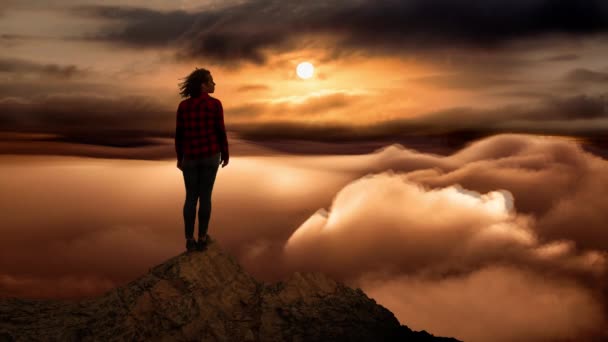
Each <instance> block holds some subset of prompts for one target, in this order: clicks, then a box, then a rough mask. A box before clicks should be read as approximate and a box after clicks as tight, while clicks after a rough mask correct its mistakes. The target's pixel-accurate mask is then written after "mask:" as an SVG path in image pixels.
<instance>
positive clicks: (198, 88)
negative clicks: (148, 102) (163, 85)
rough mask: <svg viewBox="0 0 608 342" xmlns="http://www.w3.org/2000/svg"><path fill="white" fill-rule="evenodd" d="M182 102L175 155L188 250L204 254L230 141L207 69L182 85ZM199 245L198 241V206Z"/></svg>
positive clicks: (176, 134)
mask: <svg viewBox="0 0 608 342" xmlns="http://www.w3.org/2000/svg"><path fill="white" fill-rule="evenodd" d="M179 88H180V95H181V97H183V98H186V99H185V100H182V101H181V102H180V104H179V106H178V108H177V120H176V124H175V152H176V153H177V167H178V168H179V169H180V170H181V171H182V174H183V176H184V184H185V185H186V201H185V203H184V226H185V233H186V249H187V250H188V251H192V250H195V249H198V250H203V249H204V248H205V247H206V245H207V242H208V237H207V229H208V227H209V219H210V218H211V192H212V191H213V184H214V183H215V176H216V174H217V170H218V168H219V165H220V164H222V167H224V166H226V165H228V159H229V155H228V138H227V136H226V129H225V127H224V110H223V108H222V103H221V102H220V100H218V99H216V98H213V97H211V96H209V93H213V92H214V91H215V82H213V77H211V73H210V72H209V70H206V69H199V68H196V69H195V70H194V71H192V72H191V73H190V75H188V77H186V78H185V79H184V81H183V82H181V83H180V84H179ZM199 198H200V206H199V209H198V241H196V240H194V222H195V219H196V204H197V202H198V200H199Z"/></svg>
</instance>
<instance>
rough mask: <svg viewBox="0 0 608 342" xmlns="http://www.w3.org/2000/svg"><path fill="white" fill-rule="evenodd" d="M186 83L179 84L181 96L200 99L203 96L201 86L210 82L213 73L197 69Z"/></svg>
mask: <svg viewBox="0 0 608 342" xmlns="http://www.w3.org/2000/svg"><path fill="white" fill-rule="evenodd" d="M182 79H183V80H184V81H183V82H180V83H179V90H180V91H179V94H180V95H181V97H198V96H200V95H201V84H202V83H206V82H209V80H210V79H211V72H210V71H209V70H207V69H203V68H196V69H194V71H192V72H191V73H190V75H188V76H187V77H184V78H182Z"/></svg>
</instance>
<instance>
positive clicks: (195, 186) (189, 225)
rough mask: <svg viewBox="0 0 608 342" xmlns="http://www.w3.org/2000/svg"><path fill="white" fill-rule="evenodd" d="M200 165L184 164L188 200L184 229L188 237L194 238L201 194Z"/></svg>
mask: <svg viewBox="0 0 608 342" xmlns="http://www.w3.org/2000/svg"><path fill="white" fill-rule="evenodd" d="M199 167H200V166H198V165H187V164H186V165H183V166H182V173H183V175H184V184H185V186H186V201H185V202H184V228H185V229H184V230H185V234H186V239H192V238H194V223H195V222H194V221H195V219H196V203H197V202H198V198H199V194H200V185H199V183H200V179H199V170H198V169H199Z"/></svg>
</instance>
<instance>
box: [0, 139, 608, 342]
mask: <svg viewBox="0 0 608 342" xmlns="http://www.w3.org/2000/svg"><path fill="white" fill-rule="evenodd" d="M2 158H3V161H2V163H1V164H0V165H2V167H1V168H0V175H1V177H0V189H2V191H0V204H1V205H0V208H3V209H2V211H3V212H2V213H1V214H2V216H3V217H5V218H4V219H3V230H2V239H0V269H2V270H3V272H2V275H1V276H0V289H1V293H2V295H3V296H6V295H19V296H24V297H27V296H34V295H36V294H37V296H42V297H75V296H76V297H78V296H86V295H93V294H99V293H101V292H103V291H105V290H107V289H108V288H110V287H113V286H118V285H121V284H124V283H126V282H128V281H130V280H132V279H134V278H136V277H137V276H139V275H141V274H143V273H145V272H146V271H147V269H148V268H149V267H150V266H152V265H154V264H156V263H159V262H162V261H163V260H165V259H166V258H168V257H170V256H172V255H174V254H176V253H179V252H180V251H182V250H183V247H184V246H183V226H182V217H181V205H182V203H183V198H184V197H183V195H184V190H183V180H182V179H181V175H180V174H179V171H178V170H177V169H176V168H175V164H174V162H170V161H161V162H158V161H153V162H152V161H135V160H123V161H116V160H108V159H82V158H65V157H61V158H59V157H54V158H50V157H44V158H39V157H36V158H25V157H23V156H3V157H2ZM607 171H608V164H607V162H606V160H604V159H601V158H598V157H596V156H593V155H591V154H589V153H587V152H585V151H584V150H582V149H581V147H580V146H578V145H577V144H575V143H573V142H572V141H568V140H564V139H557V138H541V137H533V136H525V135H499V136H494V137H490V138H486V139H483V140H479V141H476V142H474V143H472V144H470V145H469V146H467V147H465V148H464V149H462V150H460V151H458V152H457V153H454V154H451V155H449V156H441V155H437V154H430V153H420V152H418V151H415V150H412V149H406V148H404V147H402V146H400V145H391V146H387V147H386V148H383V149H381V150H378V151H376V152H375V153H370V154H363V155H325V156H293V155H271V154H268V155H265V156H255V157H253V156H238V157H235V158H234V159H232V158H231V163H230V165H229V166H228V167H227V168H224V169H220V171H219V174H218V178H217V183H216V186H215V190H214V202H213V203H214V204H213V213H212V219H211V223H210V224H211V225H210V234H212V235H213V236H214V237H215V238H216V239H217V240H218V241H219V243H220V244H221V245H222V248H224V249H226V250H227V251H228V252H229V253H231V254H232V255H234V256H235V257H236V258H237V259H238V260H239V262H240V263H241V264H242V265H243V266H244V267H245V269H246V270H247V271H249V272H251V273H252V274H253V275H254V276H256V277H257V278H258V279H262V280H265V281H274V280H278V279H282V278H284V277H286V276H288V275H289V274H290V273H291V272H293V271H296V270H299V271H322V272H326V273H328V274H329V275H331V276H332V277H334V278H336V279H339V280H342V281H345V282H347V284H349V285H351V286H355V287H361V288H362V289H363V290H364V291H366V292H367V293H368V294H369V295H370V296H372V297H373V298H374V299H376V300H377V301H378V302H379V303H380V304H382V305H384V306H386V307H388V308H389V309H391V310H392V311H394V312H395V314H396V315H397V317H398V319H399V320H400V321H402V322H403V323H404V324H408V325H410V326H411V327H412V328H415V329H427V331H430V332H432V333H434V334H440V335H445V336H455V337H457V338H460V339H463V340H466V341H486V340H496V341H510V340H526V341H542V340H547V339H557V338H572V339H575V340H589V339H591V338H592V337H595V336H599V335H600V334H601V333H602V331H603V330H605V329H606V327H607V326H608V322H607V321H606V309H607V308H608V305H607V303H608V300H607V299H606V298H605V293H607V292H606V289H608V282H607V280H608V278H607V274H606V271H607V270H606V267H607V264H606V262H607V260H608V259H607V258H608V255H607V254H606V251H607V249H608V236H606V234H605V229H604V222H607V221H608V216H606V215H608V214H607V213H608V207H606V201H605V200H604V197H605V196H604V195H605V194H604V193H603V192H602V191H603V189H605V188H606V187H607V186H608V178H607V176H606V175H608V172H607ZM41 178H43V179H44V180H45V181H43V182H40V179H41ZM31 184H37V185H36V186H32V185H31ZM101 208H103V210H102V209H101ZM33 212H35V213H36V214H35V215H33V214H32V213H33ZM235 212H238V213H239V215H234V213H235ZM32 237H35V238H34V239H33V238H32ZM40 241H43V242H44V243H38V242H40ZM32 244H34V245H36V246H37V247H36V248H37V250H38V251H39V253H37V254H36V255H34V254H32V253H31V252H30V251H29V250H26V249H24V247H23V246H29V245H32ZM133 250H137V251H138V252H137V255H138V258H132V257H129V256H132V255H133V254H132V253H133ZM40 254H42V255H53V256H54V258H45V259H44V258H43V259H41V258H39V257H38V255H40ZM124 260H129V261H128V262H125V261H124ZM92 270H94V271H92ZM49 284H54V285H55V286H49ZM40 287H44V288H52V289H53V290H48V291H46V292H39V288H40ZM479 322H483V326H484V327H490V328H488V329H485V328H484V329H479V326H480V323H479ZM556 322H559V324H557V323H556ZM490 334H491V335H490Z"/></svg>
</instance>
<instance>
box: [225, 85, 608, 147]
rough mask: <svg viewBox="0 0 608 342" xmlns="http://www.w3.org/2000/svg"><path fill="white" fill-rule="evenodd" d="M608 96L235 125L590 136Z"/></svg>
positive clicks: (599, 128)
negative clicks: (335, 120)
mask: <svg viewBox="0 0 608 342" xmlns="http://www.w3.org/2000/svg"><path fill="white" fill-rule="evenodd" d="M606 99H607V97H606V94H599V95H576V96H567V97H554V96H549V97H546V98H541V99H540V100H538V101H534V102H528V103H525V104H512V105H507V106H503V107H497V108H483V109H480V108H474V107H455V108H448V109H444V110H439V111H434V112H428V113H422V114H420V115H418V116H416V117H414V118H404V119H393V120H387V121H383V122H380V123H378V124H373V125H368V126H365V127H357V128H356V129H355V128H354V127H351V126H347V125H341V124H324V123H305V122H303V123H298V122H286V121H285V120H282V121H281V120H275V121H274V122H272V123H264V124H256V123H251V124H235V125H232V128H233V129H234V130H235V131H236V132H238V133H239V134H240V135H241V136H243V137H244V138H247V139H252V140H267V139H273V138H274V139H309V140H315V141H356V140H369V139H381V138H384V139H386V138H390V139H393V140H396V141H399V139H400V137H404V138H405V137H406V136H408V135H424V134H427V135H432V134H441V135H446V134H452V133H453V134H459V133H460V132H462V133H466V132H470V133H471V134H473V135H478V136H483V135H491V134H494V133H532V134H563V135H580V136H585V135H594V134H601V133H602V132H603V131H605V130H606V129H607V128H608V104H607V102H606ZM258 110H259V111H260V112H261V111H262V110H261V109H258Z"/></svg>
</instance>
